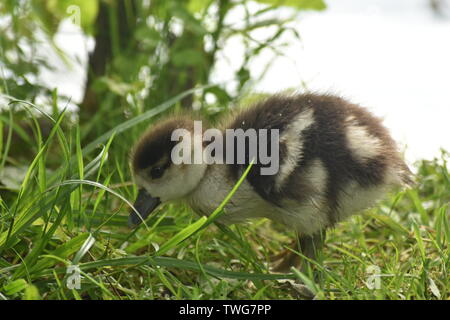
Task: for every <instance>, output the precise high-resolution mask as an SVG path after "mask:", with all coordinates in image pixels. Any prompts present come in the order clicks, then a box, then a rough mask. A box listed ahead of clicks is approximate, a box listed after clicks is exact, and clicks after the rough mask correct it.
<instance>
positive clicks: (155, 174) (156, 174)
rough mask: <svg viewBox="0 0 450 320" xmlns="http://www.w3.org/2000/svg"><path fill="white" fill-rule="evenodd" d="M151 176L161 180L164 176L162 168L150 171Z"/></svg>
mask: <svg viewBox="0 0 450 320" xmlns="http://www.w3.org/2000/svg"><path fill="white" fill-rule="evenodd" d="M150 175H151V176H152V179H158V178H161V177H162V175H163V169H162V168H160V167H154V168H152V170H151V171H150Z"/></svg>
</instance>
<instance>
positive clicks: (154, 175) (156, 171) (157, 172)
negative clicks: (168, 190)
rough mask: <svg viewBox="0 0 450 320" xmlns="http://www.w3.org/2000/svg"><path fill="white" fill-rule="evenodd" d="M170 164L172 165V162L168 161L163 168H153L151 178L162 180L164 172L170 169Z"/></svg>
mask: <svg viewBox="0 0 450 320" xmlns="http://www.w3.org/2000/svg"><path fill="white" fill-rule="evenodd" d="M170 164H171V162H170V160H169V161H167V162H166V163H165V164H164V165H162V166H156V167H153V168H152V169H151V170H150V176H151V178H152V179H159V178H161V177H162V176H163V175H164V171H165V170H166V169H167V168H168V167H170Z"/></svg>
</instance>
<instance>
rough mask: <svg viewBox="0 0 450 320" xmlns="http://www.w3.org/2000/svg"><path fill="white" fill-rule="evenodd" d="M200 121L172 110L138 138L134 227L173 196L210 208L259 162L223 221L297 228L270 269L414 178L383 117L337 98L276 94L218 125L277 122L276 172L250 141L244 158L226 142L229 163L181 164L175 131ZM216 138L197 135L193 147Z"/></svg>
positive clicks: (293, 262) (293, 259) (310, 252)
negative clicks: (175, 150) (255, 221)
mask: <svg viewBox="0 0 450 320" xmlns="http://www.w3.org/2000/svg"><path fill="white" fill-rule="evenodd" d="M194 120H196V119H194V118H193V117H192V116H175V117H171V118H169V119H167V120H165V121H162V122H160V123H158V124H157V125H155V126H151V127H150V128H149V129H148V131H147V132H146V133H144V135H143V136H142V137H141V139H140V140H139V141H138V142H137V144H136V145H135V146H134V148H133V150H132V153H131V158H132V160H131V166H132V172H133V177H134V181H135V183H136V184H137V186H138V189H139V193H138V197H137V199H136V203H135V209H136V210H137V212H138V213H139V215H138V214H136V212H132V213H131V214H130V219H129V222H130V225H132V226H136V225H138V224H139V223H141V222H142V221H143V219H145V218H147V217H148V216H149V214H150V213H151V212H152V211H154V210H155V209H156V208H157V207H158V206H159V205H160V204H161V203H165V202H168V201H174V200H183V201H185V202H186V203H187V204H188V205H189V206H190V207H191V208H192V209H193V210H194V211H195V212H196V213H197V214H199V215H209V214H211V213H212V212H213V211H214V210H215V209H216V208H217V207H218V206H219V205H220V203H221V202H222V201H223V200H224V198H225V197H226V196H227V195H228V193H229V192H230V190H231V189H232V188H233V186H234V185H235V184H236V183H237V181H238V180H239V178H240V177H241V176H242V174H243V173H244V172H245V170H246V168H247V167H248V165H249V164H250V162H251V161H252V160H253V161H254V160H256V161H254V164H253V166H252V167H251V169H250V171H249V172H248V174H247V176H246V178H245V180H244V181H243V182H242V184H241V185H240V187H239V188H238V190H237V191H236V193H235V194H234V196H233V197H232V198H231V200H230V201H229V202H228V203H227V204H226V206H225V208H224V213H223V214H222V215H221V216H220V218H219V222H221V223H224V224H234V223H239V222H243V221H246V220H248V219H251V218H261V217H264V218H268V219H271V220H273V221H276V222H279V223H281V224H283V225H285V226H286V227H288V228H291V229H293V230H295V231H296V234H297V237H298V239H295V241H293V242H294V246H293V249H294V252H293V251H291V250H287V251H286V252H285V253H283V254H280V255H277V256H275V257H274V259H273V260H274V261H273V262H275V267H274V268H273V270H274V271H279V272H285V271H287V270H289V268H291V267H293V266H294V267H298V266H299V265H300V262H301V259H300V258H299V255H298V254H296V253H295V251H297V252H300V253H301V254H302V255H304V256H306V257H308V258H310V259H314V258H315V257H316V253H317V250H318V249H320V248H321V247H322V245H323V242H324V238H325V232H326V230H327V229H328V228H330V227H333V226H335V225H336V223H338V222H339V221H342V220H343V219H345V218H347V217H349V216H351V215H353V214H356V213H360V212H361V211H363V210H364V209H367V208H369V207H371V206H373V205H374V204H376V202H377V201H378V200H380V199H381V198H382V197H383V196H384V195H385V194H386V192H387V191H389V190H390V189H392V188H394V187H401V186H407V185H410V184H411V183H412V179H411V171H410V170H409V168H408V167H407V165H406V164H405V162H404V161H403V160H402V157H401V155H400V153H399V152H398V150H397V146H396V143H395V142H394V140H393V139H392V138H391V136H390V134H389V132H388V130H387V129H386V128H385V127H384V126H383V124H382V122H381V120H380V119H378V118H377V117H375V116H374V115H372V114H371V113H369V112H368V111H367V110H366V109H364V108H363V107H360V106H358V105H355V104H352V103H350V102H348V101H346V100H344V99H342V98H340V97H336V96H332V95H318V94H294V95H274V96H271V97H269V98H266V99H265V100H263V101H261V102H259V103H256V104H255V105H253V106H252V107H249V108H244V109H241V110H237V111H235V112H232V113H231V116H229V118H228V119H227V120H226V121H223V122H222V123H221V124H220V125H219V126H218V129H219V130H220V131H221V132H225V130H226V129H242V130H244V131H245V130H248V129H255V130H257V131H258V130H260V129H267V130H272V129H277V132H278V141H277V142H278V165H279V168H278V171H277V172H276V173H275V174H271V175H264V174H262V171H261V169H262V168H263V167H265V166H267V165H264V164H261V163H259V162H258V161H257V160H258V159H257V158H256V159H255V158H252V159H251V158H250V155H249V145H246V146H245V149H244V152H245V156H244V159H245V161H243V162H242V161H241V162H240V163H239V161H236V162H237V163H236V162H234V163H228V164H227V162H226V161H225V158H226V156H227V153H229V152H232V151H230V150H228V149H226V148H225V149H223V152H222V150H221V152H220V154H219V153H218V154H215V156H216V157H223V160H224V161H222V163H220V162H215V163H210V162H208V163H209V164H208V163H207V161H203V162H202V163H193V164H186V163H181V164H178V163H174V161H173V159H172V158H173V157H171V155H172V150H173V148H174V147H175V146H176V144H177V143H178V142H177V141H173V137H172V133H173V132H174V131H175V130H176V129H184V130H185V132H187V133H190V134H194ZM197 120H198V119H197ZM203 123H205V122H204V121H203ZM183 139H184V137H183ZM258 139H259V140H260V141H258V143H259V142H261V141H262V140H261V139H260V138H258ZM271 141H272V140H271V139H269V140H267V141H265V142H264V143H267V146H265V149H271V147H272V146H270V144H271ZM210 143H211V141H205V139H203V138H202V137H201V136H199V135H194V138H193V139H192V141H191V146H192V149H191V151H192V153H194V152H195V151H199V150H196V149H198V148H202V150H203V149H204V148H205V147H207V146H208V145H209V144H210ZM263 147H264V146H263ZM260 148H261V146H260ZM234 151H236V149H234ZM234 159H235V160H236V155H234ZM261 162H262V161H261Z"/></svg>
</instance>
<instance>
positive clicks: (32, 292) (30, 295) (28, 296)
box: [22, 284, 41, 300]
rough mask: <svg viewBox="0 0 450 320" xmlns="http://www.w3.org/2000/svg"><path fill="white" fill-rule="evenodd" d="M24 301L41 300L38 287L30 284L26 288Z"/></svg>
mask: <svg viewBox="0 0 450 320" xmlns="http://www.w3.org/2000/svg"><path fill="white" fill-rule="evenodd" d="M22 299H23V300H41V295H40V294H39V290H38V288H37V287H36V286H34V285H32V284H28V285H27V286H26V288H25V293H24V295H23V298H22Z"/></svg>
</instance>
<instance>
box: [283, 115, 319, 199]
mask: <svg viewBox="0 0 450 320" xmlns="http://www.w3.org/2000/svg"><path fill="white" fill-rule="evenodd" d="M313 123H314V110H313V109H308V110H305V111H303V112H301V113H300V114H299V115H297V117H296V118H295V119H294V120H293V122H292V123H291V124H290V125H288V126H287V128H286V129H285V130H284V131H283V132H282V133H281V137H280V145H282V144H284V145H285V146H286V149H287V150H286V157H285V158H284V159H280V162H281V165H280V170H279V172H278V174H277V176H276V178H275V188H276V190H280V189H281V188H282V187H283V183H284V182H285V181H286V179H287V178H288V177H289V175H290V174H291V173H292V172H293V171H294V170H295V168H296V167H297V164H298V162H299V160H300V159H301V157H302V155H303V139H302V131H304V130H305V129H307V128H309V127H310V126H311V125H312V124H313Z"/></svg>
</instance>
